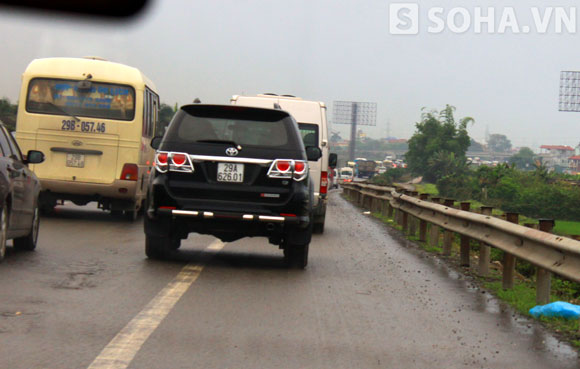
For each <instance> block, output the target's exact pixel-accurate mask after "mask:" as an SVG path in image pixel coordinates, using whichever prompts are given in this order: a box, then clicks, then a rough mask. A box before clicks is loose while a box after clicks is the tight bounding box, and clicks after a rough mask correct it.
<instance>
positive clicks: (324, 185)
mask: <svg viewBox="0 0 580 369" xmlns="http://www.w3.org/2000/svg"><path fill="white" fill-rule="evenodd" d="M321 174H322V175H321V176H320V193H321V194H325V193H328V173H327V172H322V173H321Z"/></svg>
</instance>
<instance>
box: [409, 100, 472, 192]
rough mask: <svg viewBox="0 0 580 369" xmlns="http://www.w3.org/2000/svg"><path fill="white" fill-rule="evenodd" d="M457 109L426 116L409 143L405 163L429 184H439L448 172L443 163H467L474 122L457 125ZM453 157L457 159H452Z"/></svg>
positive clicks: (463, 121) (417, 125) (460, 121)
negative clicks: (447, 161) (468, 127)
mask: <svg viewBox="0 0 580 369" xmlns="http://www.w3.org/2000/svg"><path fill="white" fill-rule="evenodd" d="M454 111H455V107H453V106H451V105H447V106H446V107H445V109H443V110H442V111H441V112H437V111H430V112H423V115H422V120H421V122H419V123H417V124H416V125H415V126H416V131H415V133H414V134H413V137H411V139H410V140H409V142H408V144H409V151H408V152H407V154H406V156H405V159H406V161H407V164H408V166H409V169H410V170H411V171H412V172H413V173H414V174H417V175H422V176H423V179H424V180H425V181H427V182H431V183H436V182H437V180H439V179H440V178H442V177H443V176H445V175H448V172H447V171H446V170H444V169H445V166H444V165H443V166H441V165H440V164H441V160H435V159H436V158H439V159H442V158H443V159H442V160H445V158H448V159H450V158H452V160H453V161H455V160H458V161H459V162H463V163H465V160H466V158H465V153H466V152H467V148H468V147H469V145H470V139H469V135H468V134H467V124H469V123H470V122H473V118H470V117H465V118H461V119H460V120H459V121H458V122H456V121H455V118H454V117H453V113H454ZM449 154H453V156H452V157H451V156H449Z"/></svg>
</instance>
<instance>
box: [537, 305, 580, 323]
mask: <svg viewBox="0 0 580 369" xmlns="http://www.w3.org/2000/svg"><path fill="white" fill-rule="evenodd" d="M530 314H532V316H534V317H535V318H539V317H540V316H549V317H558V318H566V319H578V318H579V317H580V306H578V305H574V304H570V303H569V302H563V301H556V302H552V303H550V304H547V305H538V306H534V307H533V308H531V309H530Z"/></svg>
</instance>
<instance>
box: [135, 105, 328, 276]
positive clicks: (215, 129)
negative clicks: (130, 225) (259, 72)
mask: <svg viewBox="0 0 580 369" xmlns="http://www.w3.org/2000/svg"><path fill="white" fill-rule="evenodd" d="M152 146H153V147H154V148H156V149H157V150H158V151H157V153H156V158H155V175H153V176H151V181H150V186H149V194H148V199H149V200H148V206H147V211H146V213H147V214H146V216H145V221H144V222H145V234H146V246H145V249H146V254H147V256H148V257H150V258H160V259H162V258H165V257H167V256H168V253H169V252H171V250H175V249H177V248H178V247H179V246H180V241H181V240H182V239H185V238H187V236H188V234H189V233H190V232H196V233H201V234H210V235H213V236H215V237H218V238H219V239H221V240H222V241H224V242H232V241H235V240H237V239H240V238H242V237H267V238H268V239H269V241H270V243H272V244H275V245H279V246H280V248H281V249H283V250H284V256H285V260H286V261H287V262H288V263H289V264H291V265H294V266H297V267H300V268H304V267H305V266H306V264H307V263H308V245H309V243H310V239H311V235H312V203H313V189H312V182H311V179H310V177H309V176H308V160H318V159H319V158H320V156H321V150H320V148H317V147H312V148H308V154H307V152H306V151H305V149H304V144H303V143H302V139H301V136H300V133H299V129H298V125H297V123H296V121H295V120H294V118H292V116H290V115H289V114H288V113H287V112H284V111H282V110H276V109H261V108H250V107H240V106H231V105H223V106H222V105H200V104H195V105H186V106H183V107H182V108H181V109H180V110H179V111H178V112H177V113H176V115H175V117H174V118H173V120H172V121H171V123H170V124H169V127H168V129H167V132H166V133H165V135H164V136H163V139H161V138H159V137H158V138H154V139H153V141H152Z"/></svg>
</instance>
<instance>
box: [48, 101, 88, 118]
mask: <svg viewBox="0 0 580 369" xmlns="http://www.w3.org/2000/svg"><path fill="white" fill-rule="evenodd" d="M47 104H48V105H50V106H52V107H53V108H54V109H56V110H57V111H58V112H59V113H63V114H64V115H68V116H69V117H71V118H74V119H75V120H76V121H77V122H80V121H81V120H80V118H79V117H77V116H76V115H72V114H71V113H69V112H68V111H66V110H64V109H63V108H61V107H60V106H58V105H56V104H55V103H51V102H48V103H47Z"/></svg>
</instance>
